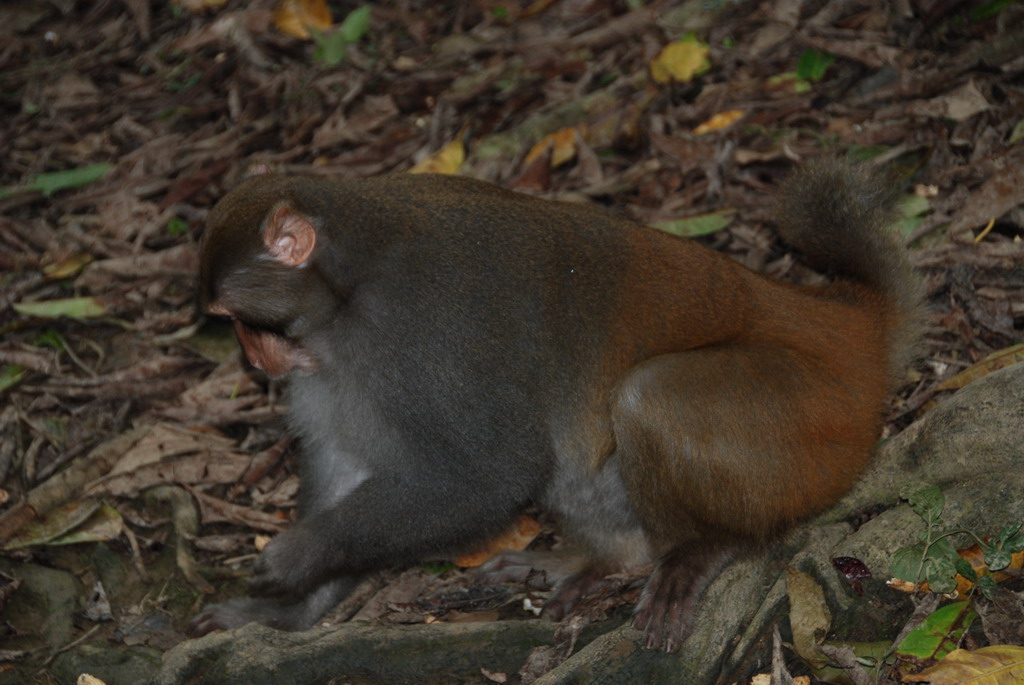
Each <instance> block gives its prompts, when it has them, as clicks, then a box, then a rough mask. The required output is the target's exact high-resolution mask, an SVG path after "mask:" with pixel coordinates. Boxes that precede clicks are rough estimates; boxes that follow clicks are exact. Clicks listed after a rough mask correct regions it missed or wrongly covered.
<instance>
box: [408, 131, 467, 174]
mask: <svg viewBox="0 0 1024 685" xmlns="http://www.w3.org/2000/svg"><path fill="white" fill-rule="evenodd" d="M463 130H465V128H463ZM464 161H466V148H465V147H463V145H462V131H460V132H459V135H458V136H457V137H456V138H455V140H453V141H452V142H450V143H448V144H447V145H445V146H444V147H443V148H441V149H440V150H438V151H437V152H435V153H434V154H432V155H431V156H429V157H427V158H426V159H425V160H423V161H422V162H420V163H419V164H417V165H416V166H414V167H413V168H412V169H409V173H410V174H454V173H455V172H456V171H458V170H459V167H461V166H462V163H463V162H464Z"/></svg>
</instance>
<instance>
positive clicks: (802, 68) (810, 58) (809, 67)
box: [796, 49, 836, 81]
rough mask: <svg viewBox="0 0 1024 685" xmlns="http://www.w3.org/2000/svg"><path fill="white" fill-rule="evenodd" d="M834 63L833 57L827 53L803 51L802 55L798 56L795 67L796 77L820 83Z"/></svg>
mask: <svg viewBox="0 0 1024 685" xmlns="http://www.w3.org/2000/svg"><path fill="white" fill-rule="evenodd" d="M835 61H836V58H835V56H834V55H830V54H828V53H827V52H819V51H818V50H814V49H810V50H804V54H802V55H801V56H800V61H799V62H797V65H796V75H797V77H798V78H801V79H805V80H807V81H820V80H821V77H822V76H824V75H825V72H826V71H827V70H828V68H829V67H830V66H832V63H833V62H835Z"/></svg>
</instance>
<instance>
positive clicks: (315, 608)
mask: <svg viewBox="0 0 1024 685" xmlns="http://www.w3.org/2000/svg"><path fill="white" fill-rule="evenodd" d="M359 580H360V578H359V576H339V577H337V578H334V579H332V580H330V581H328V582H326V583H324V584H322V585H320V586H319V587H317V588H316V589H315V590H313V591H312V592H310V593H309V594H307V595H304V596H302V597H298V598H295V597H245V598H242V599H233V600H231V601H229V602H224V603H222V604H211V605H210V606H208V607H206V608H205V609H203V610H202V611H201V612H199V613H198V614H197V615H196V617H195V618H193V619H192V620H191V621H190V622H189V624H188V634H189V635H191V636H192V637H200V636H202V635H206V634H207V633H212V632H213V631H215V630H231V629H232V628H238V627H239V626H244V625H245V624H246V623H262V624H263V625H265V626H269V627H271V628H277V629H278V630H293V631H294V630H308V629H309V628H312V627H313V625H314V624H315V623H316V622H317V621H319V620H320V617H322V616H323V615H324V614H325V613H327V612H328V611H330V610H331V609H333V608H334V606H335V605H336V604H337V603H338V602H340V601H341V600H342V599H344V598H345V596H346V595H348V594H349V593H350V592H351V591H352V590H353V589H354V588H355V586H356V585H357V584H358V582H359Z"/></svg>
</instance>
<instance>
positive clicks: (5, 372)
mask: <svg viewBox="0 0 1024 685" xmlns="http://www.w3.org/2000/svg"><path fill="white" fill-rule="evenodd" d="M24 377H25V369H24V368H23V367H21V366H15V365H14V364H7V365H5V366H3V367H2V368H0V392H3V391H4V390H7V389H9V388H13V387H14V386H15V385H17V384H18V383H20V382H21V379H22V378H24Z"/></svg>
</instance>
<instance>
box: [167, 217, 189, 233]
mask: <svg viewBox="0 0 1024 685" xmlns="http://www.w3.org/2000/svg"><path fill="white" fill-rule="evenodd" d="M186 233H188V222H187V221H185V220H184V219H182V218H181V217H179V216H174V217H171V220H170V221H168V222H167V234H168V235H172V236H174V237H177V236H179V235H185V234H186Z"/></svg>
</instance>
